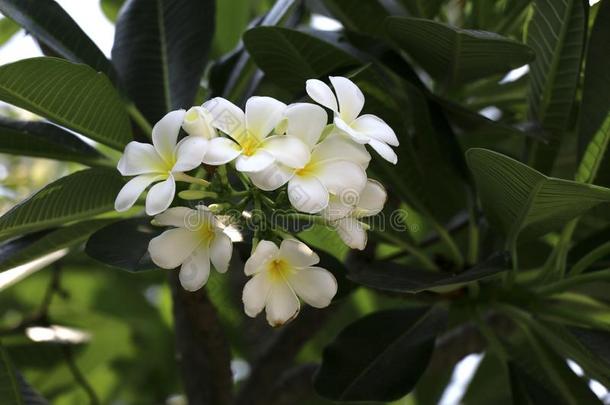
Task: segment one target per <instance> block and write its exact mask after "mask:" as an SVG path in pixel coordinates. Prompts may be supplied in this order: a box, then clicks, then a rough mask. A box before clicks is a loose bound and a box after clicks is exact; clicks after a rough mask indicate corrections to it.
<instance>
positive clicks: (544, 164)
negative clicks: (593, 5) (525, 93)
mask: <svg viewBox="0 0 610 405" xmlns="http://www.w3.org/2000/svg"><path fill="white" fill-rule="evenodd" d="M585 17H586V5H585V2H584V1H583V0H535V1H534V16H533V17H532V20H531V22H530V24H529V26H528V29H527V43H528V44H529V45H530V46H531V47H532V49H534V52H535V54H536V60H535V61H533V62H532V64H531V66H530V87H529V109H530V118H531V119H536V120H538V121H539V122H540V123H541V124H542V126H543V128H545V129H546V130H548V131H550V132H551V134H552V136H553V139H552V140H551V142H550V143H549V144H548V145H542V144H538V145H537V149H536V151H535V155H534V162H535V164H534V167H535V168H536V169H538V170H540V171H541V172H544V173H547V172H549V171H550V170H551V168H552V167H553V164H554V161H555V158H556V155H557V152H558V150H559V145H560V143H561V140H562V138H563V135H564V133H565V131H566V130H567V129H568V124H569V121H570V115H571V113H572V107H573V104H574V98H575V94H576V88H577V86H578V82H579V80H580V65H581V63H582V61H581V56H582V53H583V49H584V46H585V42H584V39H585V35H586V18H585Z"/></svg>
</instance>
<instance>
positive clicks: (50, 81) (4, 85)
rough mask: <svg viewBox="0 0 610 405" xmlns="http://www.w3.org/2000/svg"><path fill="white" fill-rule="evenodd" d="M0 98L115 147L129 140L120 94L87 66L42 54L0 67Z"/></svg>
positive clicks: (118, 147) (125, 114) (127, 123)
mask: <svg viewBox="0 0 610 405" xmlns="http://www.w3.org/2000/svg"><path fill="white" fill-rule="evenodd" d="M0 100H2V101H6V102H7V103H11V104H13V105H15V106H17V107H21V108H24V109H26V110H29V111H31V112H33V113H36V114H38V115H41V116H43V117H46V118H48V119H49V120H51V121H54V122H56V123H57V124H59V125H62V126H65V127H67V128H70V129H72V130H74V131H76V132H79V133H81V134H82V135H85V136H87V137H89V138H91V139H93V140H95V141H98V142H100V143H103V144H105V145H108V146H110V147H113V148H115V149H118V150H122V149H123V147H124V146H125V145H126V144H127V143H128V142H129V141H130V140H131V128H130V125H129V118H128V116H127V113H126V112H125V108H124V106H123V102H122V101H121V98H120V97H119V95H118V93H117V92H116V91H115V90H114V88H113V87H112V84H111V83H110V82H109V81H108V79H107V78H106V77H105V76H104V75H102V74H99V73H96V72H95V71H94V70H93V69H91V68H90V67H88V66H85V65H80V64H74V63H70V62H67V61H65V60H63V59H57V58H46V57H42V58H32V59H24V60H20V61H18V62H15V63H11V64H8V65H4V66H1V67H0Z"/></svg>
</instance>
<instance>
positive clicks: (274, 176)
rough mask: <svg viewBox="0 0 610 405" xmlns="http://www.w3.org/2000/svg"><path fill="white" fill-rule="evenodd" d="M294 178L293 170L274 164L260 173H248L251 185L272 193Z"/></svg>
mask: <svg viewBox="0 0 610 405" xmlns="http://www.w3.org/2000/svg"><path fill="white" fill-rule="evenodd" d="M292 176H294V170H293V169H290V168H288V167H286V166H284V165H282V164H277V163H274V164H272V165H271V166H269V167H268V168H266V169H265V170H261V171H260V172H253V173H248V177H250V180H252V183H254V185H255V186H256V187H258V188H260V189H261V190H264V191H273V190H277V189H278V188H280V187H282V186H283V185H284V184H286V183H288V181H289V180H290V179H291V178H292Z"/></svg>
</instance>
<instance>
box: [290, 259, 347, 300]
mask: <svg viewBox="0 0 610 405" xmlns="http://www.w3.org/2000/svg"><path fill="white" fill-rule="evenodd" d="M288 282H289V283H290V286H291V287H292V289H293V290H294V292H295V293H296V294H297V296H299V297H300V298H301V299H302V300H303V301H305V302H306V303H307V304H309V305H311V306H312V307H315V308H324V307H327V306H329V305H330V302H331V301H332V299H333V297H334V296H335V294H337V280H336V279H335V276H333V275H332V273H331V272H329V271H328V270H326V269H323V268H321V267H309V268H306V269H302V270H299V271H297V272H295V273H293V274H292V275H291V276H290V278H289V280H288Z"/></svg>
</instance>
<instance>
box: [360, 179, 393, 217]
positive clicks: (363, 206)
mask: <svg viewBox="0 0 610 405" xmlns="http://www.w3.org/2000/svg"><path fill="white" fill-rule="evenodd" d="M387 198H388V193H387V192H386V191H385V188H384V187H383V186H382V185H381V184H380V183H379V182H378V181H375V180H370V179H369V180H368V181H367V182H366V186H364V189H363V190H362V192H361V193H360V198H359V200H358V204H357V211H358V216H359V217H370V216H372V215H376V214H378V213H379V212H381V210H382V209H383V206H384V204H385V202H386V200H387Z"/></svg>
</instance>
